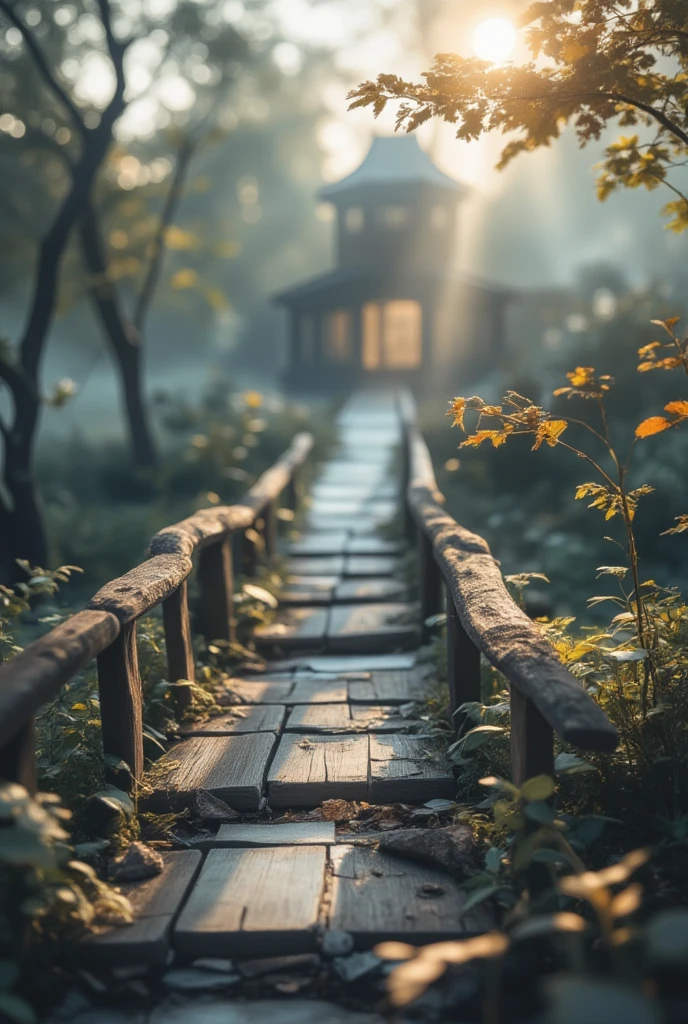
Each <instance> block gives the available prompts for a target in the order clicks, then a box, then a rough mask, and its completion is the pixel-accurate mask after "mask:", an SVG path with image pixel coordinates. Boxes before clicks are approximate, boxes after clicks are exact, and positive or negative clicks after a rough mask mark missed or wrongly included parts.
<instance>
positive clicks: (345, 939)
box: [321, 928, 354, 957]
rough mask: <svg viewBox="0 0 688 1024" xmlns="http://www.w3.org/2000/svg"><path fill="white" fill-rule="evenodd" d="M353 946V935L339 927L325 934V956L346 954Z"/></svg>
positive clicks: (323, 943) (323, 946) (323, 945)
mask: <svg viewBox="0 0 688 1024" xmlns="http://www.w3.org/2000/svg"><path fill="white" fill-rule="evenodd" d="M353 948H354V940H353V936H352V935H349V933H348V932H345V931H342V930H341V929H339V928H332V929H331V930H330V931H327V932H325V934H324V935H323V938H322V946H321V949H322V953H323V956H331V957H335V956H346V955H347V954H348V953H350V952H351V950H352V949H353Z"/></svg>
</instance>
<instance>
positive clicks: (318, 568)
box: [287, 555, 344, 576]
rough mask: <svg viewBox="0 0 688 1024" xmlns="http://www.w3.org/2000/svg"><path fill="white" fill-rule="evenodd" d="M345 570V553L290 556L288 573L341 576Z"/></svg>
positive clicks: (295, 574) (294, 574)
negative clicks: (319, 556)
mask: <svg viewBox="0 0 688 1024" xmlns="http://www.w3.org/2000/svg"><path fill="white" fill-rule="evenodd" d="M343 572H344V556H343V555H327V556H325V557H323V558H311V557H308V556H304V557H303V558H290V559H288V561H287V573H288V574H291V575H293V576H341V575H342V574H343Z"/></svg>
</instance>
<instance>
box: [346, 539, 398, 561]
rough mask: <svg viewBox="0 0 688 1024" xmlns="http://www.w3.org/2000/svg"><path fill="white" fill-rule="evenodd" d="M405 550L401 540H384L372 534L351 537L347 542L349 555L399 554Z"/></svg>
mask: <svg viewBox="0 0 688 1024" xmlns="http://www.w3.org/2000/svg"><path fill="white" fill-rule="evenodd" d="M403 550H404V545H403V544H402V542H401V541H400V540H383V538H382V537H377V536H375V534H373V535H372V536H362V537H349V539H348V541H347V544H346V554H347V555H387V556H389V555H399V554H401V552H402V551H403Z"/></svg>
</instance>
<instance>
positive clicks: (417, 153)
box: [320, 134, 464, 200]
mask: <svg viewBox="0 0 688 1024" xmlns="http://www.w3.org/2000/svg"><path fill="white" fill-rule="evenodd" d="M390 182H401V183H408V184H428V185H435V186H436V187H439V188H445V189H448V190H451V191H453V192H463V191H464V186H463V185H461V184H460V183H459V182H458V181H455V180H454V178H450V177H449V175H448V174H444V173H443V172H442V171H441V170H440V169H439V167H436V166H435V164H434V163H433V162H432V160H431V159H430V157H429V156H428V154H427V153H426V152H424V150H422V149H421V148H420V146H419V145H418V140H417V139H416V136H415V135H406V134H403V135H392V136H379V137H378V138H375V139H373V143H372V145H371V147H370V149H369V150H368V154H367V156H366V158H365V160H364V161H363V163H362V164H361V165H360V166H359V167H357V168H356V170H355V171H354V172H353V173H352V174H349V175H348V176H347V177H346V178H342V179H341V181H335V182H334V183H333V184H332V185H326V186H325V187H324V188H323V189H321V190H320V196H321V198H323V199H332V200H336V199H337V197H338V196H340V195H343V194H344V193H346V192H348V191H350V190H351V189H354V188H358V187H359V186H366V185H388V184H390Z"/></svg>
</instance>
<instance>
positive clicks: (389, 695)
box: [349, 669, 427, 704]
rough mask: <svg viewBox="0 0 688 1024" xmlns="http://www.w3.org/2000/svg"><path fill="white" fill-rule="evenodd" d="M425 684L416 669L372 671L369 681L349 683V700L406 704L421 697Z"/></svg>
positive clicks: (365, 702)
mask: <svg viewBox="0 0 688 1024" xmlns="http://www.w3.org/2000/svg"><path fill="white" fill-rule="evenodd" d="M426 685H427V684H426V682H425V678H424V676H423V674H422V673H421V672H420V671H418V670H417V669H401V670H398V671H394V670H391V671H381V672H375V671H373V672H372V673H371V679H370V680H369V681H365V680H363V681H361V682H356V681H354V682H350V683H349V700H350V701H354V702H355V703H361V704H408V702H409V701H412V700H420V699H421V698H422V697H423V695H424V693H425V691H426Z"/></svg>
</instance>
